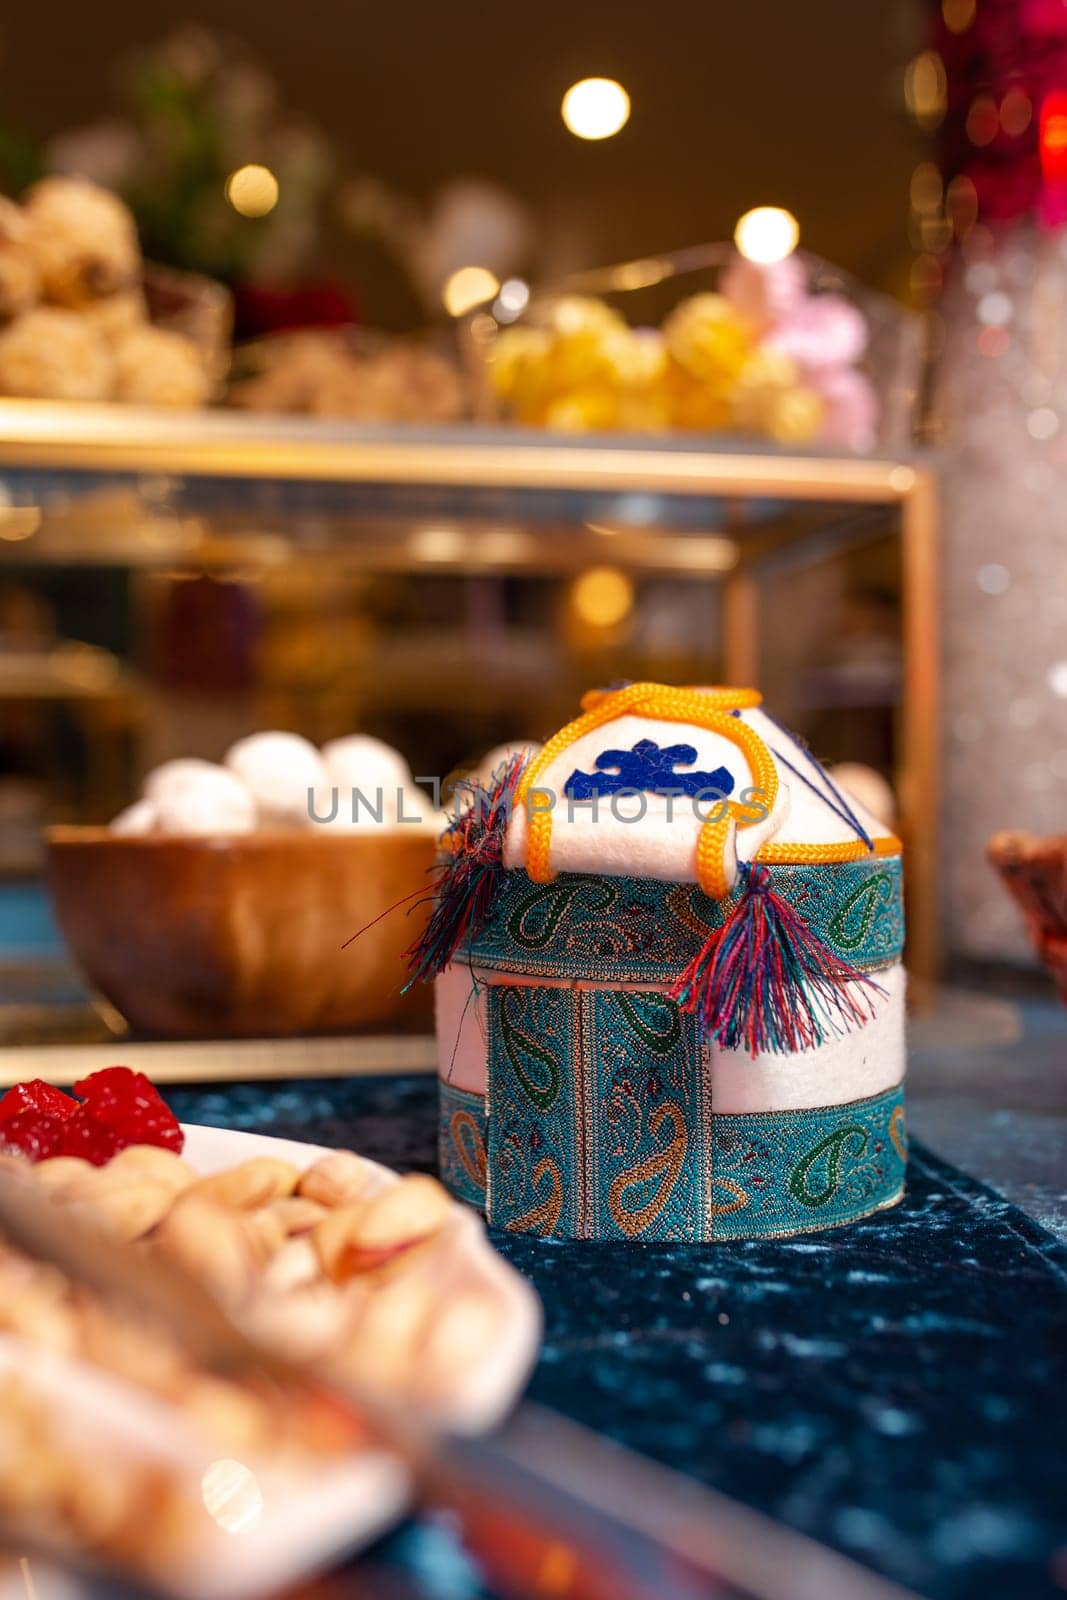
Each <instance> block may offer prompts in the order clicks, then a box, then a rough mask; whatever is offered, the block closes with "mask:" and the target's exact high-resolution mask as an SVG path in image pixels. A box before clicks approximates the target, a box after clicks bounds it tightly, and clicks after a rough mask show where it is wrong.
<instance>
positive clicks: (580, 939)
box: [465, 856, 904, 983]
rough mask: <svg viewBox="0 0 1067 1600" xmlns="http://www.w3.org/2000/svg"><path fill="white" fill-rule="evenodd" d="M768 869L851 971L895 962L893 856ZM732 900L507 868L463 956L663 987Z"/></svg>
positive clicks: (897, 892) (900, 925)
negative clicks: (539, 879) (539, 880)
mask: <svg viewBox="0 0 1067 1600" xmlns="http://www.w3.org/2000/svg"><path fill="white" fill-rule="evenodd" d="M767 870H768V872H769V874H770V877H771V886H772V887H773V888H774V889H775V890H776V891H777V892H778V893H779V894H780V895H782V897H783V898H784V899H786V900H788V901H789V902H790V904H792V905H793V906H795V907H796V909H797V910H798V911H799V912H800V914H801V915H802V916H803V918H804V920H805V921H806V922H807V923H809V924H810V926H811V927H812V928H813V930H814V931H815V932H816V933H817V934H818V936H819V937H820V938H821V939H823V940H824V941H825V942H826V943H827V944H828V945H829V946H830V948H831V949H832V950H834V951H835V952H836V953H837V954H838V955H840V956H841V957H842V958H843V959H844V960H845V961H847V962H849V963H850V965H852V966H854V967H858V968H860V969H862V970H865V971H870V970H873V969H875V968H878V967H883V966H886V965H888V964H889V963H891V962H894V961H898V960H899V959H900V954H901V950H902V949H903V945H904V911H903V898H902V893H901V862H900V857H899V856H870V857H867V858H864V859H863V860H859V861H848V862H838V863H820V864H817V865H804V866H801V865H797V866H774V865H771V866H769V867H768V869H767ZM736 904H737V896H736V895H735V896H733V897H731V898H729V899H727V900H723V901H716V900H712V899H710V898H709V897H708V896H707V895H706V894H704V893H703V891H702V890H701V889H700V888H698V886H697V885H696V884H691V883H683V884H670V883H660V882H657V881H655V880H653V879H650V878H611V877H587V876H585V875H583V874H579V873H561V874H560V875H559V877H558V878H556V879H555V880H554V881H553V882H552V883H548V884H534V883H531V881H530V879H529V878H528V877H527V876H526V873H525V872H522V871H515V872H506V873H504V874H503V875H502V881H501V886H500V890H499V892H498V894H497V896H496V900H495V903H494V906H493V910H492V913H491V916H490V918H489V921H488V922H487V924H486V926H485V927H484V929H483V930H482V932H481V933H480V934H479V935H478V937H477V938H476V939H475V940H474V941H473V942H472V943H471V944H470V945H469V946H468V948H467V950H466V953H465V954H466V959H468V960H469V961H470V962H471V964H472V965H474V966H478V967H482V968H484V969H487V970H490V971H495V972H510V973H515V974H516V975H517V976H520V977H535V976H539V977H545V978H578V979H585V980H587V981H592V982H611V983H615V982H620V983H627V982H630V983H634V982H636V983H656V982H661V983H669V982H671V981H673V979H674V978H676V977H677V975H678V973H679V972H681V971H682V969H683V968H684V967H685V966H686V965H687V964H688V963H689V962H690V961H691V960H692V958H693V957H694V956H695V955H696V953H697V952H698V951H699V950H700V949H701V947H702V946H703V945H704V943H705V941H706V940H707V938H708V935H709V934H710V933H712V932H713V931H714V930H715V929H716V928H719V927H721V926H722V924H723V923H724V922H725V921H726V920H727V919H728V918H729V916H730V914H731V912H732V911H733V909H734V907H735V905H736Z"/></svg>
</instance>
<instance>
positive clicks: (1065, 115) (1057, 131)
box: [1039, 89, 1067, 183]
mask: <svg viewBox="0 0 1067 1600" xmlns="http://www.w3.org/2000/svg"><path fill="white" fill-rule="evenodd" d="M1039 144H1040V146H1041V170H1042V172H1043V173H1044V174H1045V177H1046V178H1050V179H1052V180H1053V181H1054V182H1061V183H1062V182H1063V181H1064V180H1067V91H1065V90H1063V89H1053V91H1052V93H1051V94H1047V95H1046V96H1045V99H1044V103H1043V104H1042V107H1041V128H1040V135H1039Z"/></svg>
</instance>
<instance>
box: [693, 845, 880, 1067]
mask: <svg viewBox="0 0 1067 1600" xmlns="http://www.w3.org/2000/svg"><path fill="white" fill-rule="evenodd" d="M741 871H742V874H743V880H744V883H745V892H744V894H743V895H742V898H741V899H740V901H739V902H738V904H737V906H736V907H735V909H734V911H733V913H732V915H731V916H730V918H729V920H728V921H727V922H726V923H725V924H724V926H723V927H722V928H719V929H717V930H716V931H715V933H713V934H712V935H711V937H710V938H709V939H708V941H707V943H706V944H705V945H704V948H703V949H702V950H701V951H700V952H699V953H698V954H697V955H696V956H695V957H694V958H693V960H692V961H691V962H690V963H689V965H688V966H687V967H686V969H685V971H684V972H683V973H682V975H681V977H680V978H679V979H678V981H677V982H676V983H675V984H674V986H673V988H671V989H670V990H669V991H668V993H669V995H670V998H671V999H672V1000H675V1001H677V1003H678V1005H679V1006H681V1008H682V1010H683V1011H694V1012H696V1014H697V1016H698V1017H699V1018H700V1023H701V1028H702V1030H703V1033H704V1037H705V1038H708V1039H714V1041H715V1042H716V1044H718V1045H719V1046H720V1047H721V1048H722V1049H723V1050H738V1049H742V1048H744V1049H746V1050H747V1051H748V1053H749V1055H752V1056H756V1055H761V1054H763V1053H765V1052H770V1053H771V1054H774V1055H789V1054H794V1053H795V1052H797V1051H799V1050H811V1049H813V1048H814V1047H815V1046H816V1045H820V1044H823V1043H825V1041H826V1040H827V1039H829V1038H833V1037H838V1036H840V1035H841V1034H842V1033H848V1032H851V1030H852V1028H853V1027H862V1026H863V1024H864V1023H865V1022H868V1021H869V1020H870V1019H871V1017H872V1016H873V1015H874V1009H875V1008H874V995H875V994H884V993H885V991H884V990H883V989H882V988H881V987H880V985H879V984H877V983H875V981H874V979H873V978H871V977H869V976H868V975H867V974H866V973H863V972H860V971H858V970H857V969H856V968H855V967H851V966H849V965H848V963H847V962H845V961H842V960H841V959H840V958H839V957H838V956H837V955H835V954H834V952H833V951H832V950H831V949H830V948H829V947H828V946H827V945H826V944H824V943H823V941H822V940H821V939H820V938H819V937H818V935H817V934H816V933H814V932H813V930H812V929H811V927H810V926H809V925H808V924H807V923H806V922H805V921H804V919H803V917H802V916H801V915H800V914H799V912H797V911H796V910H795V909H794V907H793V906H791V905H790V904H789V903H788V902H787V901H785V900H783V899H782V897H781V895H779V894H776V893H775V892H774V890H773V889H772V888H771V886H770V885H771V876H770V873H769V872H768V871H767V869H766V867H761V866H756V865H753V866H743V867H742V869H741Z"/></svg>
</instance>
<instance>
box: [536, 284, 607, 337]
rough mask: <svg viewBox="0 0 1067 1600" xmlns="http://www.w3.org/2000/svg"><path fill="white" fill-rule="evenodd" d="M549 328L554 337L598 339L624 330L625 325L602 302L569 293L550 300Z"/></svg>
mask: <svg viewBox="0 0 1067 1600" xmlns="http://www.w3.org/2000/svg"><path fill="white" fill-rule="evenodd" d="M548 326H549V328H550V329H551V330H552V332H553V333H554V334H558V335H559V336H560V337H562V338H564V339H580V338H589V339H597V338H600V337H601V336H603V335H604V334H608V333H613V332H617V331H618V330H619V329H620V328H622V329H625V327H626V322H625V320H624V318H622V317H621V316H620V315H619V313H618V312H617V311H613V310H612V309H611V307H610V306H609V305H605V303H604V301H603V300H593V299H587V298H585V297H584V296H582V295H576V294H568V295H563V297H562V298H561V299H559V300H555V301H553V303H552V305H551V306H550V307H549V313H548Z"/></svg>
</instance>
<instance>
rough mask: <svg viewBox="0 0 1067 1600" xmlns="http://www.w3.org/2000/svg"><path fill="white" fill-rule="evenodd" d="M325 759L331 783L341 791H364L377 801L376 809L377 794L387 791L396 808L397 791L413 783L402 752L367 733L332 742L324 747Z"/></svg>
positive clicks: (323, 754) (351, 735) (369, 797)
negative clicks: (375, 796) (375, 793)
mask: <svg viewBox="0 0 1067 1600" xmlns="http://www.w3.org/2000/svg"><path fill="white" fill-rule="evenodd" d="M322 759H323V761H324V763H325V765H326V772H327V776H328V778H329V781H330V782H331V783H336V784H337V786H338V788H343V789H349V790H351V789H359V790H361V792H362V793H363V794H365V795H366V796H367V797H368V799H371V800H373V802H374V806H375V809H377V800H376V799H374V795H373V791H374V790H376V789H381V790H383V791H384V792H385V793H386V795H387V796H389V797H391V799H392V802H393V805H394V807H395V805H396V791H397V789H403V788H406V787H407V785H409V784H410V783H411V781H412V779H411V768H410V767H409V766H408V764H407V762H406V761H405V760H404V757H403V756H402V755H401V754H400V751H399V750H394V749H393V747H392V745H389V744H386V743H385V740H384V739H372V738H371V736H370V734H367V733H353V734H349V736H348V737H347V738H345V739H331V740H330V742H329V744H326V745H323V747H322Z"/></svg>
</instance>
